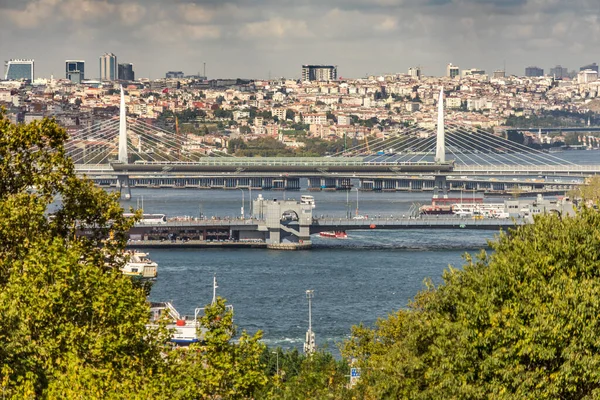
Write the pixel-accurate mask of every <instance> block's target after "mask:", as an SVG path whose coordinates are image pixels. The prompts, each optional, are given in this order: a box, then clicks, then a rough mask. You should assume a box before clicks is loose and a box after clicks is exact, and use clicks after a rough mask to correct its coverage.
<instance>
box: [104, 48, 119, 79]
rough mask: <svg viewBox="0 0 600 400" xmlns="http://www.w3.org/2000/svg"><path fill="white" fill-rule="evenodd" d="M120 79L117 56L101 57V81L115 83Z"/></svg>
mask: <svg viewBox="0 0 600 400" xmlns="http://www.w3.org/2000/svg"><path fill="white" fill-rule="evenodd" d="M117 77H118V67H117V56H115V55H114V54H113V53H106V54H104V55H103V56H101V57H100V80H101V81H114V80H116V79H117Z"/></svg>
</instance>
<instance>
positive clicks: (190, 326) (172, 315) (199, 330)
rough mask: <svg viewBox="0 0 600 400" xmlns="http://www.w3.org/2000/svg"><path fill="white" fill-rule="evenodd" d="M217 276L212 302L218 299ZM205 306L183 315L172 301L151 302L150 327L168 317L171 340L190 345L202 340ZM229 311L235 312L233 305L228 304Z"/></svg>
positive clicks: (214, 282) (214, 279)
mask: <svg viewBox="0 0 600 400" xmlns="http://www.w3.org/2000/svg"><path fill="white" fill-rule="evenodd" d="M217 288H218V286H217V278H216V276H215V277H213V299H212V303H211V304H215V302H216V301H217ZM204 310H205V308H204V307H201V308H196V309H194V315H193V316H191V315H190V316H188V315H181V314H180V313H179V312H178V311H177V310H176V309H175V307H174V306H173V304H172V303H171V302H156V303H154V302H153V303H150V323H149V324H148V325H147V326H148V327H149V328H153V327H156V326H157V323H158V321H159V320H160V319H161V318H164V317H166V318H167V320H168V321H169V322H168V323H167V329H169V330H170V331H171V332H172V334H171V338H170V342H171V343H173V344H175V345H177V346H189V345H190V344H192V343H198V342H202V341H203V339H204V334H205V333H206V328H204V327H203V326H202V325H201V320H202V316H203V315H204ZM225 310H226V311H227V312H233V306H232V305H226V306H225Z"/></svg>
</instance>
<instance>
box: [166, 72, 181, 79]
mask: <svg viewBox="0 0 600 400" xmlns="http://www.w3.org/2000/svg"><path fill="white" fill-rule="evenodd" d="M184 76H185V75H184V74H183V72H182V71H169V72H167V73H166V74H165V78H167V79H183V77H184Z"/></svg>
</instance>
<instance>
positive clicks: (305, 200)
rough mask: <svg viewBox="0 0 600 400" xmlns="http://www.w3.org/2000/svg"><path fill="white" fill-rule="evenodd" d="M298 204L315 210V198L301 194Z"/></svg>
mask: <svg viewBox="0 0 600 400" xmlns="http://www.w3.org/2000/svg"><path fill="white" fill-rule="evenodd" d="M300 204H307V205H309V206H311V207H312V208H315V198H314V197H313V196H310V195H307V194H303V195H302V196H300Z"/></svg>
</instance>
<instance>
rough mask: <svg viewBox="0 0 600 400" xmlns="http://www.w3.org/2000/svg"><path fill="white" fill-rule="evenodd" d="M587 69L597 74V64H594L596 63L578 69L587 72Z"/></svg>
mask: <svg viewBox="0 0 600 400" xmlns="http://www.w3.org/2000/svg"><path fill="white" fill-rule="evenodd" d="M588 69H589V70H592V71H596V72H599V71H598V64H596V63H592V64H590V65H584V66H583V67H581V68H579V71H585V70H588Z"/></svg>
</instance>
